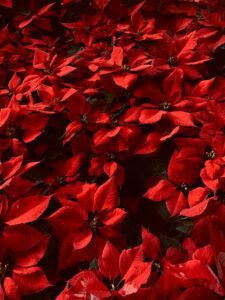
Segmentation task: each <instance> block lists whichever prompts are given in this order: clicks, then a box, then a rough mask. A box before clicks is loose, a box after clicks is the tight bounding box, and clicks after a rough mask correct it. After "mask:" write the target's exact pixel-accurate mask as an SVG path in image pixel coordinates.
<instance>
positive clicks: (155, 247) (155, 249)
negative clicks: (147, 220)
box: [142, 228, 160, 260]
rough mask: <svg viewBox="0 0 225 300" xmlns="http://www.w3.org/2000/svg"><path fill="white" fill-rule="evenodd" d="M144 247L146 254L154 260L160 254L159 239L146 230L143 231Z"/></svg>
mask: <svg viewBox="0 0 225 300" xmlns="http://www.w3.org/2000/svg"><path fill="white" fill-rule="evenodd" d="M142 241H143V243H142V247H143V251H144V254H145V255H146V256H147V257H148V258H150V259H152V260H154V259H156V257H157V256H158V255H159V253H160V241H159V239H158V238H157V237H156V236H155V235H154V234H152V233H151V232H149V231H148V230H146V229H145V228H143V229H142Z"/></svg>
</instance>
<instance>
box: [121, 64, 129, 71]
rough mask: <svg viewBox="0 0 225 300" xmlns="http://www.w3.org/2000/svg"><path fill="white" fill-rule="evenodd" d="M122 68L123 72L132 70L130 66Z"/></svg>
mask: <svg viewBox="0 0 225 300" xmlns="http://www.w3.org/2000/svg"><path fill="white" fill-rule="evenodd" d="M121 68H122V70H123V71H129V70H130V66H129V65H126V64H125V65H122V67H121Z"/></svg>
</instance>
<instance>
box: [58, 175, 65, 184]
mask: <svg viewBox="0 0 225 300" xmlns="http://www.w3.org/2000/svg"><path fill="white" fill-rule="evenodd" d="M56 180H57V182H58V184H59V185H63V184H64V183H65V177H64V176H57V177H56Z"/></svg>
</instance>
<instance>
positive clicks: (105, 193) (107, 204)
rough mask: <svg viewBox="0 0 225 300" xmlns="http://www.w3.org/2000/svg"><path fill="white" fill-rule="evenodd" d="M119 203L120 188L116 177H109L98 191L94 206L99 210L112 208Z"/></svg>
mask: <svg viewBox="0 0 225 300" xmlns="http://www.w3.org/2000/svg"><path fill="white" fill-rule="evenodd" d="M118 203H119V196H118V188H117V184H116V181H115V179H114V177H111V178H110V179H108V180H107V181H106V182H105V183H103V184H102V185H101V186H100V187H99V188H98V189H97V191H96V193H95V196H94V208H95V209H96V210H98V211H102V210H111V209H113V208H115V207H116V206H117V205H118Z"/></svg>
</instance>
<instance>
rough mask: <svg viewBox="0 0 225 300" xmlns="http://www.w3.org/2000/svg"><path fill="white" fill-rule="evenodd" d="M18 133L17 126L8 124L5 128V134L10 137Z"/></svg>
mask: <svg viewBox="0 0 225 300" xmlns="http://www.w3.org/2000/svg"><path fill="white" fill-rule="evenodd" d="M15 134H16V128H15V127H13V126H8V127H6V129H5V135H6V136H8V137H12V136H14V135H15Z"/></svg>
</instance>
